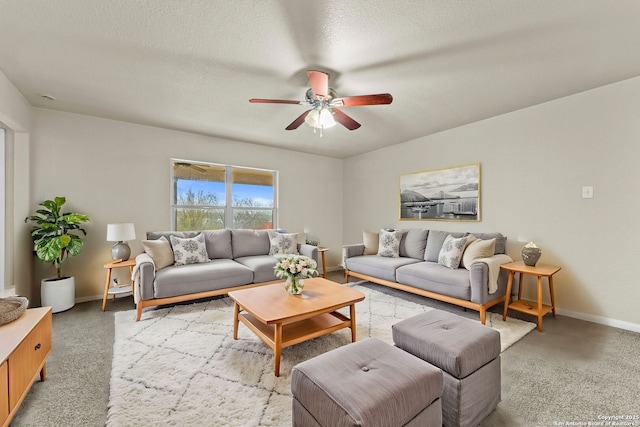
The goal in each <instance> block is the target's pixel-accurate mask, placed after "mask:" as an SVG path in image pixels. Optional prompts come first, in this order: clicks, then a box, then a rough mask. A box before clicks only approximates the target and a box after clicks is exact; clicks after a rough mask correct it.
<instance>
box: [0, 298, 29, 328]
mask: <svg viewBox="0 0 640 427" xmlns="http://www.w3.org/2000/svg"><path fill="white" fill-rule="evenodd" d="M28 305H29V300H28V299H27V298H25V297H7V298H0V325H4V324H5V323H9V322H13V321H14V320H16V319H17V318H18V317H20V316H22V314H23V313H24V312H25V310H26V309H27V306H28Z"/></svg>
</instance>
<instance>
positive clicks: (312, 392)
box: [291, 338, 442, 427]
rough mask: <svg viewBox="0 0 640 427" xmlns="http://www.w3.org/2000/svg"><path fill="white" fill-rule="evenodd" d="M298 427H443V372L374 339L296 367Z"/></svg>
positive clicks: (293, 386) (294, 389) (293, 383)
mask: <svg viewBox="0 0 640 427" xmlns="http://www.w3.org/2000/svg"><path fill="white" fill-rule="evenodd" d="M291 392H292V393H293V425H294V426H327V427H337V426H389V427H391V426H393V427H397V426H415V427H417V426H420V427H424V426H438V427H439V426H441V425H442V406H441V404H440V394H441V393H442V371H440V369H438V368H435V367H433V366H431V365H430V364H428V363H425V362H424V361H423V360H420V359H418V358H417V357H413V356H412V355H410V354H409V353H406V352H404V351H402V350H400V349H398V348H396V347H394V346H392V345H389V344H386V343H384V342H382V341H380V340H378V339H375V338H369V339H366V340H364V341H358V342H355V343H352V344H348V345H346V346H344V347H340V348H337V349H335V350H332V351H330V352H328V353H325V354H322V355H320V356H317V357H314V358H313V359H310V360H307V361H305V362H302V363H300V364H298V365H296V366H294V368H293V370H292V372H291Z"/></svg>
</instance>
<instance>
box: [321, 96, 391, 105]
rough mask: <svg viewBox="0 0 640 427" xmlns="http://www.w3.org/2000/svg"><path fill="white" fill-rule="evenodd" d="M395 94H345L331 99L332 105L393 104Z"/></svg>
mask: <svg viewBox="0 0 640 427" xmlns="http://www.w3.org/2000/svg"><path fill="white" fill-rule="evenodd" d="M392 101H393V96H391V94H390V93H379V94H376V95H359V96H345V97H342V98H335V99H333V100H332V101H331V105H336V106H338V107H358V106H361V105H383V104H391V102H392Z"/></svg>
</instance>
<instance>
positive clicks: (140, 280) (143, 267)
mask: <svg viewBox="0 0 640 427" xmlns="http://www.w3.org/2000/svg"><path fill="white" fill-rule="evenodd" d="M136 271H137V280H136V281H135V301H136V302H138V301H139V300H141V299H142V300H147V299H153V281H154V280H155V278H156V265H155V264H154V263H153V259H151V257H150V256H149V255H147V254H146V253H141V254H140V255H138V256H136V267H135V270H134V274H135V272H136Z"/></svg>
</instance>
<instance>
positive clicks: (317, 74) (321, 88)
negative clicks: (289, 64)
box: [307, 70, 329, 99]
mask: <svg viewBox="0 0 640 427" xmlns="http://www.w3.org/2000/svg"><path fill="white" fill-rule="evenodd" d="M307 76H308V77H309V84H310V85H311V90H312V91H313V97H314V99H317V98H318V95H320V96H321V97H322V99H327V98H328V96H329V74H327V73H323V72H322V71H313V70H309V71H307Z"/></svg>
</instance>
